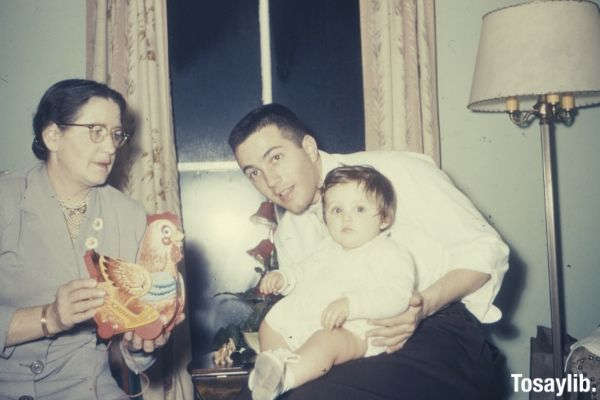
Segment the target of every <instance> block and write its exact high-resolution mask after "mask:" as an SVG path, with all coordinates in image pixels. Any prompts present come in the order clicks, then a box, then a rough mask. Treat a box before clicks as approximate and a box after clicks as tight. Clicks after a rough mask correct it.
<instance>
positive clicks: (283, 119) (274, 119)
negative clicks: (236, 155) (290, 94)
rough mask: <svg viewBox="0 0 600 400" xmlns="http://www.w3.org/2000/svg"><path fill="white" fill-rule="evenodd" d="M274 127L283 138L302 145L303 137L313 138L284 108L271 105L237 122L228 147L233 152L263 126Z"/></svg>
mask: <svg viewBox="0 0 600 400" xmlns="http://www.w3.org/2000/svg"><path fill="white" fill-rule="evenodd" d="M269 125H275V126H276V127H277V128H279V130H280V131H281V134H282V135H283V137H285V138H287V139H289V140H291V141H292V142H294V143H296V144H297V145H298V146H300V145H302V139H304V136H305V135H311V136H314V134H313V133H312V131H311V130H310V129H309V128H308V127H307V126H306V125H305V124H304V122H302V121H301V120H300V118H298V117H297V116H296V114H294V113H293V112H292V110H290V109H289V108H287V107H286V106H283V105H281V104H277V103H272V104H266V105H263V106H260V107H258V108H255V109H254V110H252V111H250V112H249V113H248V114H246V116H244V118H242V119H241V120H240V122H238V123H237V124H236V125H235V127H234V128H233V129H232V131H231V133H230V134H229V146H231V149H232V150H233V151H234V152H235V151H236V149H237V147H238V146H239V145H240V144H241V143H242V142H243V141H244V140H246V139H247V138H248V137H249V136H250V135H252V134H253V133H254V132H256V131H258V130H260V129H262V128H264V127H265V126H269Z"/></svg>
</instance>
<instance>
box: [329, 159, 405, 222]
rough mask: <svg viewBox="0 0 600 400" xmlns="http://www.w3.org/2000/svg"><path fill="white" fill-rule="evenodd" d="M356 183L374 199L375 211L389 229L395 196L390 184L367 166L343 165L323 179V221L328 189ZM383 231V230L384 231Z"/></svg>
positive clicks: (392, 216)
mask: <svg viewBox="0 0 600 400" xmlns="http://www.w3.org/2000/svg"><path fill="white" fill-rule="evenodd" d="M351 182H352V183H356V184H358V186H359V187H361V188H362V189H363V190H364V191H365V193H366V194H367V195H369V196H374V197H375V202H376V204H377V211H378V212H379V216H380V217H381V221H382V222H386V223H387V227H386V228H385V229H387V228H389V227H390V226H391V225H392V224H393V223H394V218H395V217H396V194H395V193H394V187H393V186H392V182H390V180H389V179H388V178H386V177H385V176H383V174H382V173H381V172H379V171H377V170H376V169H375V168H373V167H371V166H368V165H344V166H342V167H338V168H334V169H332V170H331V171H329V173H328V174H327V176H326V177H325V181H324V182H323V187H322V188H321V194H322V196H321V198H322V201H323V219H324V220H325V221H327V220H326V217H325V210H326V207H325V194H326V193H327V191H328V190H329V189H331V188H332V187H334V186H335V185H339V184H341V183H351ZM385 229H384V230H385Z"/></svg>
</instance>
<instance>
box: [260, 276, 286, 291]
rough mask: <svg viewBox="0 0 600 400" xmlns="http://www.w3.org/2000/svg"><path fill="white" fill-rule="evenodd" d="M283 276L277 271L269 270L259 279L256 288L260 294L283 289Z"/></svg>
mask: <svg viewBox="0 0 600 400" xmlns="http://www.w3.org/2000/svg"><path fill="white" fill-rule="evenodd" d="M283 284H284V278H283V274H282V273H281V272H279V271H270V272H268V273H267V274H266V275H265V276H263V278H262V279H261V280H260V284H259V285H258V290H259V292H261V293H262V294H271V293H277V292H279V291H280V290H281V289H283Z"/></svg>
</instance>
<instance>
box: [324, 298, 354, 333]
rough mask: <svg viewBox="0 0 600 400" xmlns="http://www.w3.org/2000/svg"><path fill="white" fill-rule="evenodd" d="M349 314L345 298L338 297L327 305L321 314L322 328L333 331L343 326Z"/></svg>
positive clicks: (348, 306)
mask: <svg viewBox="0 0 600 400" xmlns="http://www.w3.org/2000/svg"><path fill="white" fill-rule="evenodd" d="M349 314H350V304H349V302H348V298H347V297H340V298H339V299H337V300H334V301H332V302H331V303H329V305H328V306H327V307H325V310H323V313H322V314H321V325H322V326H323V328H325V329H328V330H333V329H335V328H339V327H341V326H342V325H344V322H346V320H347V319H348V315H349Z"/></svg>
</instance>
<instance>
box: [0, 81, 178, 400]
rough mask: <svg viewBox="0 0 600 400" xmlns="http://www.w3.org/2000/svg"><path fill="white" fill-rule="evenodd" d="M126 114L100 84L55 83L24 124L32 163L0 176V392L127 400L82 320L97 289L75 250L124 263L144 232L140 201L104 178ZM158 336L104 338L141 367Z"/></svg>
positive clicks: (122, 138)
mask: <svg viewBox="0 0 600 400" xmlns="http://www.w3.org/2000/svg"><path fill="white" fill-rule="evenodd" d="M125 113H126V104H125V100H124V99H123V97H122V96H121V95H120V94H119V93H117V92H116V91H114V90H112V89H110V88H109V87H108V86H106V85H104V84H101V83H97V82H93V81H88V80H79V79H72V80H65V81H61V82H58V83H56V84H54V85H53V86H52V87H50V88H49V89H48V90H47V91H46V93H45V94H44V96H43V97H42V99H41V101H40V104H39V106H38V109H37V112H36V114H35V117H34V119H33V130H34V133H35V138H34V141H33V145H32V148H33V152H34V153H35V155H36V156H37V158H39V159H40V160H41V162H40V163H39V164H38V165H36V166H34V167H33V168H31V169H29V170H28V171H25V172H13V173H9V174H7V175H4V176H2V177H1V178H0V351H1V352H0V399H19V398H21V399H32V398H35V399H90V398H98V399H117V398H126V397H125V395H124V393H123V392H122V391H121V390H120V389H119V387H118V386H117V384H116V382H115V381H114V380H113V378H112V377H111V374H110V371H109V367H108V356H107V354H108V352H107V346H106V344H105V343H101V342H99V341H98V340H97V338H96V332H95V325H94V324H93V323H92V322H91V320H90V318H91V317H92V316H93V315H94V313H95V312H96V310H97V309H98V307H99V306H101V305H102V304H103V301H104V299H103V296H104V294H105V293H104V292H103V291H102V290H100V289H99V288H97V287H96V282H95V281H94V280H93V279H89V275H88V272H87V270H86V267H85V264H84V257H83V256H84V253H85V252H86V251H87V250H88V249H92V248H93V249H96V251H98V252H99V253H101V254H106V255H109V256H113V257H118V258H122V259H125V260H128V261H134V260H135V257H136V252H137V249H138V244H139V242H140V240H141V238H142V236H143V234H144V229H145V226H146V215H145V213H144V210H143V209H142V207H141V206H140V205H139V204H138V203H136V202H134V201H133V200H131V199H129V198H128V197H126V196H125V195H123V194H122V193H120V192H119V191H117V190H116V189H114V188H112V187H110V186H108V185H106V179H107V177H108V175H109V173H110V171H111V169H112V166H113V163H114V161H115V154H116V152H117V150H118V149H119V148H120V147H121V146H123V145H124V144H125V142H127V139H128V137H129V135H128V133H127V132H126V130H125V129H124V128H123V126H124V124H123V121H124V118H125ZM165 340H166V337H163V336H159V337H158V338H157V339H155V340H154V341H143V340H141V338H139V337H138V336H137V335H131V334H126V336H125V340H122V339H121V340H119V342H118V343H114V345H119V346H120V350H121V353H122V354H123V356H124V359H125V361H126V363H127V365H128V366H129V368H130V369H132V370H133V371H135V372H140V371H141V370H144V369H145V368H147V367H149V366H150V365H151V364H152V362H153V359H154V358H153V357H152V355H151V354H150V353H151V352H152V351H153V350H154V349H155V347H158V346H160V345H162V344H164V342H165ZM130 350H131V352H130Z"/></svg>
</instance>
